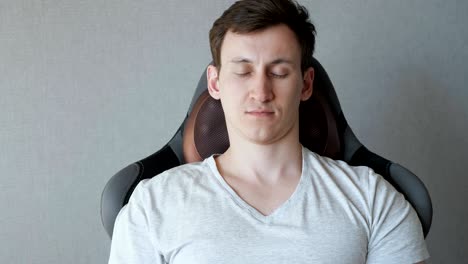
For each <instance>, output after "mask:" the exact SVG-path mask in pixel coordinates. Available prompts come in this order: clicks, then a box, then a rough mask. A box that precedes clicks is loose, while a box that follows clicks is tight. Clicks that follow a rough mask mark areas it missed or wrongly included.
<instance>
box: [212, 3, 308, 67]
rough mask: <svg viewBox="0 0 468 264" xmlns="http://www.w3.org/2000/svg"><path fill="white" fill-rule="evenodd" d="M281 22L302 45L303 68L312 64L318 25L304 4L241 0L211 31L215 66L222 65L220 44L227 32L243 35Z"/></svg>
mask: <svg viewBox="0 0 468 264" xmlns="http://www.w3.org/2000/svg"><path fill="white" fill-rule="evenodd" d="M278 24H285V25H287V26H288V27H289V28H290V29H291V30H292V31H293V32H294V34H295V35H296V37H297V40H298V42H299V45H300V47H301V57H302V58H301V70H302V72H304V71H305V70H306V69H307V68H309V67H310V66H311V63H312V54H313V52H314V46H315V26H314V25H313V24H312V23H311V22H310V20H309V13H308V12H307V9H306V8H305V7H304V6H301V5H299V4H298V3H297V2H296V1H294V0H240V1H237V2H236V3H234V4H233V5H232V6H231V7H229V8H228V9H227V10H226V11H224V13H223V14H222V15H221V17H219V18H218V19H217V20H216V21H215V22H214V23H213V27H212V28H211V30H210V48H211V55H212V57H213V63H214V66H216V67H217V68H218V70H219V69H220V68H221V46H222V44H223V40H224V37H225V35H226V32H228V31H229V30H230V31H232V32H235V33H239V34H244V33H250V32H253V31H257V30H262V29H265V28H268V27H271V26H275V25H278Z"/></svg>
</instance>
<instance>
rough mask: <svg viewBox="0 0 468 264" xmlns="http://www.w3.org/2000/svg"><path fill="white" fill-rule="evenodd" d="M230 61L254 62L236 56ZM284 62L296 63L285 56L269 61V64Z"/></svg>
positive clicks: (237, 62)
mask: <svg viewBox="0 0 468 264" xmlns="http://www.w3.org/2000/svg"><path fill="white" fill-rule="evenodd" d="M230 63H235V64H241V63H249V64H252V61H251V60H249V59H247V58H242V57H236V58H233V59H232V60H231V61H230ZM282 63H285V64H290V65H294V63H293V62H292V61H291V60H288V59H285V58H278V59H275V60H274V61H272V62H269V63H268V64H270V65H277V64H282Z"/></svg>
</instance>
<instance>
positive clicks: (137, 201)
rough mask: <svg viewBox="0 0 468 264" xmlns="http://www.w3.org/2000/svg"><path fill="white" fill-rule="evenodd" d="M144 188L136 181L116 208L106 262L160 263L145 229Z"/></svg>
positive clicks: (127, 263)
mask: <svg viewBox="0 0 468 264" xmlns="http://www.w3.org/2000/svg"><path fill="white" fill-rule="evenodd" d="M144 192H145V190H144V188H142V183H140V184H139V185H138V186H137V187H136V188H135V190H134V192H133V193H132V196H131V198H130V200H129V202H128V204H127V205H125V206H124V207H123V208H122V209H121V210H120V212H119V214H118V216H117V218H116V221H115V224H114V231H113V235H112V243H111V250H110V257H109V264H124V263H125V264H133V263H134V264H137V263H138V264H146V263H152V264H164V263H165V262H164V259H163V257H162V256H161V254H159V253H158V252H159V251H158V250H157V247H155V245H154V241H153V240H152V238H151V232H150V231H149V223H148V221H149V220H148V216H147V214H146V212H145V209H144V203H145V201H146V202H148V200H147V198H145V193H144Z"/></svg>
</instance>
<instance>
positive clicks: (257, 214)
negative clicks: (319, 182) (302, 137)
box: [206, 146, 306, 223]
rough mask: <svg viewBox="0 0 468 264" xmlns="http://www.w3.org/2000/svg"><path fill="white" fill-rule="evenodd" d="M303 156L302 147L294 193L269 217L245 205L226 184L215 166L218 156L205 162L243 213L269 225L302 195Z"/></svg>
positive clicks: (303, 183) (303, 149) (303, 179)
mask: <svg viewBox="0 0 468 264" xmlns="http://www.w3.org/2000/svg"><path fill="white" fill-rule="evenodd" d="M305 155H306V150H305V148H304V147H303V146H302V168H301V176H300V179H299V182H298V183H297V186H296V188H295V190H294V192H293V193H292V194H291V196H290V197H289V198H288V199H287V200H286V201H285V202H283V203H282V204H281V205H280V206H279V207H278V208H276V209H275V210H274V211H273V212H272V213H270V214H269V215H264V214H262V213H261V212H259V211H258V210H257V209H256V208H255V207H253V206H251V205H250V204H249V203H247V202H246V201H245V200H244V199H242V198H241V197H240V196H239V195H238V194H237V193H236V191H234V189H232V187H231V186H230V185H229V184H228V183H227V182H226V180H225V179H224V178H223V177H222V176H221V174H220V173H219V170H218V167H217V165H216V161H215V157H217V156H219V154H215V155H212V156H210V157H209V158H208V159H207V160H206V161H207V163H208V165H209V167H210V169H211V171H212V172H213V174H214V176H215V178H216V179H217V180H218V181H219V182H220V184H221V185H222V186H223V187H224V189H225V191H227V192H228V193H229V195H230V196H231V198H232V199H233V200H234V202H235V203H236V204H237V205H238V206H239V207H241V208H242V209H243V210H244V211H247V212H248V213H249V214H250V215H251V216H253V217H254V218H256V219H257V220H259V221H261V222H263V223H271V222H272V221H273V220H274V219H275V218H276V217H278V216H280V215H282V214H283V213H284V212H285V211H286V210H287V209H288V208H289V207H290V206H291V204H295V201H296V200H298V199H300V196H301V195H302V194H303V192H304V191H303V189H304V188H303V186H304V185H305V178H306V177H305V176H304V166H305V162H306V160H305Z"/></svg>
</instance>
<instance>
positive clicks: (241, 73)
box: [235, 72, 250, 77]
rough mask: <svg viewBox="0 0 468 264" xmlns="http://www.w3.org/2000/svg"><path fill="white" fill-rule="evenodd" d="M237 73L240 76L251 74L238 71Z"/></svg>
mask: <svg viewBox="0 0 468 264" xmlns="http://www.w3.org/2000/svg"><path fill="white" fill-rule="evenodd" d="M235 74H236V75H237V76H239V77H247V76H249V75H250V72H236V73H235Z"/></svg>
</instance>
